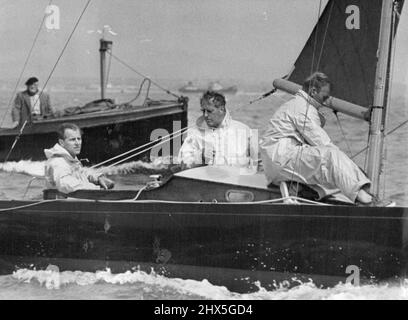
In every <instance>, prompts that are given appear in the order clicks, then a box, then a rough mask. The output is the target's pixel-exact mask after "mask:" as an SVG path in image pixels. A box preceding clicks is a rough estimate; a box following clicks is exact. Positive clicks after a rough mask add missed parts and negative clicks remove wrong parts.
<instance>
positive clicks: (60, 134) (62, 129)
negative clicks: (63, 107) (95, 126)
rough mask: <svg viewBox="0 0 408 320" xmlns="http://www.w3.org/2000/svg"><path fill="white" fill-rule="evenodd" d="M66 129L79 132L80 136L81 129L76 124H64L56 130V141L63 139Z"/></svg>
mask: <svg viewBox="0 0 408 320" xmlns="http://www.w3.org/2000/svg"><path fill="white" fill-rule="evenodd" d="M67 129H71V130H74V131H79V132H80V133H81V134H82V132H81V129H80V128H79V127H78V126H77V125H76V124H73V123H68V122H66V123H62V124H61V125H60V126H59V127H58V129H57V134H58V139H62V140H64V139H65V130H67Z"/></svg>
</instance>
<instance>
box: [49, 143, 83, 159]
mask: <svg viewBox="0 0 408 320" xmlns="http://www.w3.org/2000/svg"><path fill="white" fill-rule="evenodd" d="M44 153H45V156H46V157H47V159H50V158H59V157H61V158H64V159H65V160H67V161H68V162H71V163H78V162H79V163H80V161H79V160H78V158H77V157H75V158H74V157H72V156H71V154H70V153H69V152H68V151H67V150H66V149H65V148H64V147H62V146H61V145H60V144H59V143H56V144H55V145H54V146H53V147H52V148H51V149H44Z"/></svg>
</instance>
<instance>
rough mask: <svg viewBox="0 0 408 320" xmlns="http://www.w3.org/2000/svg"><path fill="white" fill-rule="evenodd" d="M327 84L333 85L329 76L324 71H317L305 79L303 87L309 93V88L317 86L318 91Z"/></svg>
mask: <svg viewBox="0 0 408 320" xmlns="http://www.w3.org/2000/svg"><path fill="white" fill-rule="evenodd" d="M326 85H330V87H331V86H332V84H331V81H330V79H329V77H328V76H326V75H325V74H324V73H323V72H315V73H313V74H312V75H311V76H310V77H308V78H307V79H306V80H305V82H304V83H303V88H302V89H303V91H305V92H307V93H309V90H310V89H312V88H316V89H317V90H318V91H320V89H321V88H323V87H324V86H326Z"/></svg>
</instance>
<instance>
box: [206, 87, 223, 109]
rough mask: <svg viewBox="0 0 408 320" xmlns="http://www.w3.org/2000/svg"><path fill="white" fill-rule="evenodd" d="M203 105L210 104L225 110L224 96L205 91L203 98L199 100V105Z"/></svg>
mask: <svg viewBox="0 0 408 320" xmlns="http://www.w3.org/2000/svg"><path fill="white" fill-rule="evenodd" d="M204 103H211V104H213V105H214V106H215V107H216V108H220V107H223V108H225V104H226V101H225V97H224V95H222V94H221V93H218V92H214V91H207V92H205V93H204V94H203V96H202V97H201V99H200V105H203V104H204Z"/></svg>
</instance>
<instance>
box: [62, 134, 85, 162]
mask: <svg viewBox="0 0 408 320" xmlns="http://www.w3.org/2000/svg"><path fill="white" fill-rule="evenodd" d="M64 136H65V138H64V140H63V139H59V143H60V145H61V146H62V147H64V148H65V149H66V150H67V151H68V152H69V154H70V155H71V156H73V157H76V156H77V155H78V154H79V153H80V152H81V145H82V138H81V132H79V131H78V130H71V129H65V134H64Z"/></svg>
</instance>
